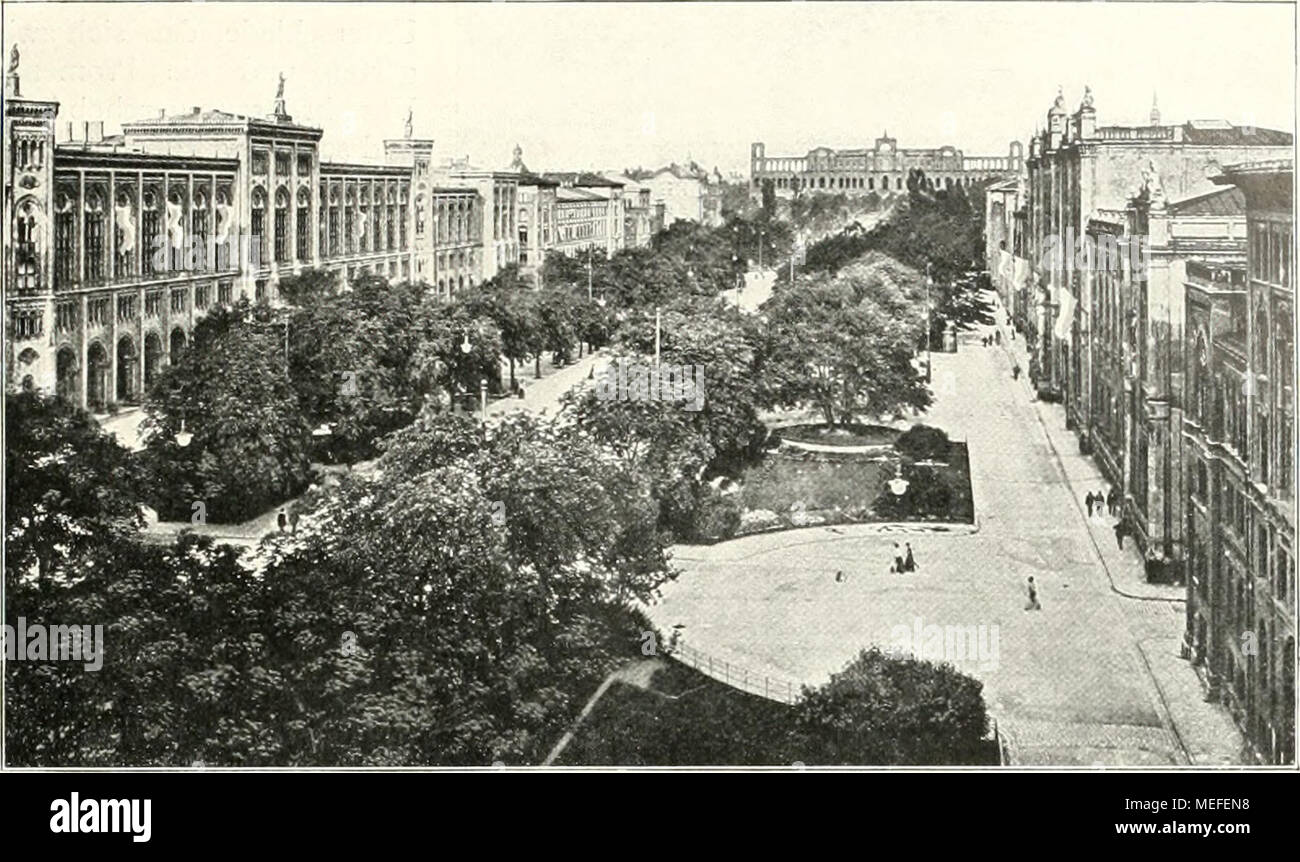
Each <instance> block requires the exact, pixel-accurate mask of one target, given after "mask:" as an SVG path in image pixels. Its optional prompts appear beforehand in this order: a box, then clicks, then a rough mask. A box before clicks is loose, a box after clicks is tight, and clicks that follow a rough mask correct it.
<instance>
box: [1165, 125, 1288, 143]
mask: <svg viewBox="0 0 1300 862" xmlns="http://www.w3.org/2000/svg"><path fill="white" fill-rule="evenodd" d="M1291 138H1292V136H1291V133H1290V132H1281V131H1278V130H1277V129H1261V128H1259V127H1258V126H1234V125H1232V124H1231V123H1226V122H1222V121H1209V120H1192V121H1191V122H1188V123H1183V141H1184V142H1186V143H1189V144H1246V145H1250V144H1253V145H1255V146H1260V147H1265V146H1286V145H1289V144H1290V143H1291Z"/></svg>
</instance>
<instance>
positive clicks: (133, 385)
mask: <svg viewBox="0 0 1300 862" xmlns="http://www.w3.org/2000/svg"><path fill="white" fill-rule="evenodd" d="M5 96H6V98H5V102H4V105H5V108H4V135H5V143H4V154H5V155H4V183H5V201H4V218H5V222H6V224H7V226H8V230H9V236H10V237H11V238H12V240H13V241H12V242H10V243H6V245H5V259H4V284H5V296H4V299H5V322H6V335H7V336H8V337H7V338H6V347H7V350H6V357H5V358H6V386H7V388H9V389H11V390H12V389H14V388H20V387H25V388H33V389H40V390H43V391H47V392H51V393H58V394H60V395H62V396H63V397H65V398H67V399H68V400H69V401H71V402H72V403H75V404H78V405H79V406H82V407H86V408H89V409H91V410H93V411H102V410H106V409H109V408H110V406H111V405H113V404H116V403H133V402H135V401H137V400H139V398H140V397H141V396H142V394H143V392H144V390H145V388H146V387H147V386H148V385H149V384H150V383H151V382H152V380H153V378H154V376H155V375H156V374H157V373H158V370H159V368H160V367H162V366H163V365H165V364H167V363H168V362H171V361H174V360H175V358H176V357H178V356H179V353H180V351H182V350H184V349H185V346H186V345H187V344H188V343H189V341H190V338H191V334H192V332H193V327H194V325H195V323H196V321H197V320H198V318H199V317H201V316H202V315H203V314H205V313H206V312H207V311H208V310H209V309H211V308H212V307H213V306H215V305H228V304H231V303H234V302H237V301H239V300H240V299H241V298H245V297H246V298H247V299H249V300H250V301H254V302H265V303H270V304H275V303H278V301H279V294H278V284H279V281H280V279H282V278H284V277H287V276H290V275H293V274H296V273H300V272H302V271H303V270H305V269H308V268H328V269H331V270H334V271H336V272H338V273H339V274H340V275H342V276H343V277H344V278H347V279H352V278H356V277H358V276H360V275H363V274H371V275H379V276H383V277H386V278H389V279H393V280H399V279H412V278H414V279H416V280H422V281H427V282H428V283H430V284H435V283H441V284H443V285H445V287H444V288H442V290H443V291H445V293H444V295H450V294H451V292H452V285H453V284H454V285H456V286H457V287H459V286H460V284H461V282H462V279H464V280H465V282H466V283H469V284H472V283H474V280H475V279H480V280H481V279H482V278H484V277H490V276H491V274H492V273H494V272H495V268H494V267H495V266H499V265H500V263H501V262H502V261H504V260H507V259H509V258H510V255H511V254H514V255H516V256H517V250H511V249H510V248H509V246H510V245H512V244H516V245H517V240H514V239H511V237H513V236H514V230H515V226H514V224H513V219H514V215H513V209H512V208H513V204H514V189H515V187H516V186H517V183H518V178H517V177H516V176H515V175H512V174H511V175H503V176H495V175H494V176H489V177H486V178H481V177H478V176H473V175H470V174H464V175H463V180H462V179H461V178H457V179H455V180H452V181H450V182H442V183H438V184H435V182H434V179H435V177H434V176H433V172H432V169H431V162H430V159H431V154H432V148H433V142H432V141H431V140H424V139H416V138H415V137H414V136H413V135H412V129H411V121H410V118H409V117H408V119H407V124H406V128H405V135H404V136H403V137H402V138H397V139H392V140H389V141H385V160H384V163H382V164H375V165H359V164H346V163H331V162H322V160H321V159H320V154H319V145H320V141H321V138H322V135H323V132H322V130H321V129H318V128H314V127H312V126H308V125H303V124H300V123H295V122H294V120H293V118H292V117H291V116H290V115H289V114H288V112H287V110H286V108H285V98H284V81H283V79H281V81H280V87H279V90H278V91H277V93H276V98H275V101H274V105H273V108H272V111H271V113H270V114H268V115H267V116H265V117H251V116H244V115H239V114H232V113H228V112H225V111H219V110H206V111H205V110H203V109H201V108H193V109H191V110H189V111H184V112H181V113H178V114H168V113H166V112H165V111H164V112H160V113H159V115H158V116H157V117H153V118H149V119H145V120H139V121H135V122H128V123H125V124H123V127H122V134H120V135H114V136H109V137H105V136H104V135H103V125H102V123H94V124H91V123H86V124H85V125H84V126H83V134H82V136H81V137H80V138H79V139H76V140H73V139H72V135H71V133H70V131H69V133H68V134H67V135H65V136H64V138H63V139H61V140H57V141H56V137H55V132H56V128H55V127H56V122H57V117H58V107H59V106H58V103H57V102H52V101H44V100H38V99H30V98H27V97H25V96H24V95H23V93H22V88H21V83H20V79H19V75H18V70H17V65H16V63H11V68H10V70H9V72H8V74H7V75H6V78H5ZM484 201H488V202H491V204H492V209H491V213H492V215H493V218H494V224H493V229H492V230H491V231H490V232H489V231H487V230H486V229H485V224H484V223H485V220H486V218H487V215H488V212H489V211H488V210H487V208H486V207H485V206H484V203H483V202H484ZM507 213H508V214H507Z"/></svg>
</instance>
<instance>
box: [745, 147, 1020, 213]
mask: <svg viewBox="0 0 1300 862" xmlns="http://www.w3.org/2000/svg"><path fill="white" fill-rule="evenodd" d="M1023 163H1024V158H1023V149H1022V145H1021V144H1020V142H1019V141H1012V142H1011V144H1010V146H1009V147H1008V150H1007V155H1006V156H966V155H964V154H963V153H962V151H961V150H959V149H957V148H956V147H952V146H943V147H937V148H935V149H902V150H900V149H899V148H898V139H897V138H891V137H890V136H889V132H887V131H886V132H885V133H884V134H883V135H881V136H880V137H879V138H876V141H875V144H874V145H873V146H871V147H863V148H861V149H851V150H836V149H831V148H830V147H817V148H816V149H812V150H809V151H808V154H807V155H804V156H769V155H767V152H766V147H765V146H764V145H763V144H762V143H754V144H751V145H750V149H749V179H750V181H749V193H750V195H751V196H758V195H760V194H762V191H763V183H764V182H765V181H768V180H770V181H771V182H772V186H773V188H774V189H775V191H776V194H777V196H778V197H789V196H791V195H794V194H796V193H799V192H804V191H807V192H827V193H829V194H840V193H843V194H847V195H868V194H871V193H872V192H875V193H876V194H878V195H880V196H882V197H884V196H887V195H891V194H897V193H900V192H902V191H903V190H904V189H906V188H907V175H908V172H909V171H913V170H918V169H919V170H922V171H925V175H926V177H927V178H928V179H931V180H933V181H934V183H935V186H936V187H940V186H942V187H943V188H952V187H953V186H954V185H957V184H961V185H967V186H968V185H970V184H971V183H975V182H980V181H982V180H987V179H995V178H1000V177H1005V176H1007V175H1012V176H1014V175H1015V174H1017V173H1019V172H1020V169H1021V167H1023Z"/></svg>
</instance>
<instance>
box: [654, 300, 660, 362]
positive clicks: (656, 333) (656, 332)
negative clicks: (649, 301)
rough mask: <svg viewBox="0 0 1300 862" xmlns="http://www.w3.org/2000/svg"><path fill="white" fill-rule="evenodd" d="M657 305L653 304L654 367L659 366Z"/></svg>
mask: <svg viewBox="0 0 1300 862" xmlns="http://www.w3.org/2000/svg"><path fill="white" fill-rule="evenodd" d="M659 326H660V319H659V306H657V305H656V306H655V368H658V367H659Z"/></svg>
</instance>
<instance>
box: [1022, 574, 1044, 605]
mask: <svg viewBox="0 0 1300 862" xmlns="http://www.w3.org/2000/svg"><path fill="white" fill-rule="evenodd" d="M1025 587H1026V588H1027V589H1028V591H1029V602H1028V603H1027V604H1026V605H1025V610H1027V611H1041V610H1042V609H1043V606H1042V605H1040V604H1039V603H1038V586H1037V585H1036V584H1035V583H1034V576H1033V575H1030V576H1029V580H1028V582H1026V584H1025Z"/></svg>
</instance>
